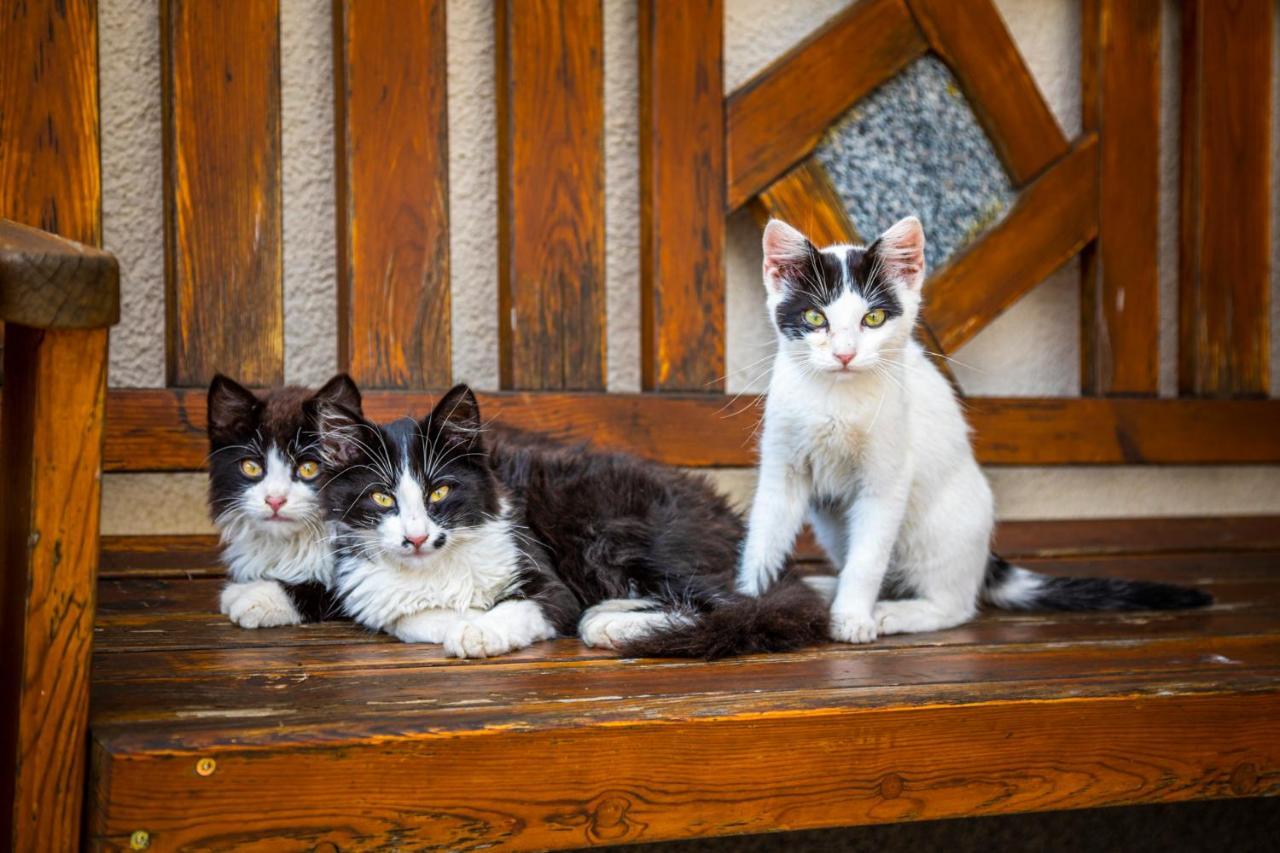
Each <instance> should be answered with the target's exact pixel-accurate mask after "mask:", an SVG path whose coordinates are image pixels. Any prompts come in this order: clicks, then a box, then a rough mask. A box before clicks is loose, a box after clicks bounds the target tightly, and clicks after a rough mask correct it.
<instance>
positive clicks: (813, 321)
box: [804, 308, 827, 329]
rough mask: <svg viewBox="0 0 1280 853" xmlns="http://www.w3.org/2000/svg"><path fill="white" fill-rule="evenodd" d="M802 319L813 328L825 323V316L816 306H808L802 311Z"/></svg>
mask: <svg viewBox="0 0 1280 853" xmlns="http://www.w3.org/2000/svg"><path fill="white" fill-rule="evenodd" d="M804 321H805V322H806V323H808V324H809V325H810V326H813V327H814V328H815V329H821V328H822V327H823V326H825V325H827V318H826V317H825V316H823V314H822V312H821V311H819V310H818V309H816V308H810V309H809V310H808V311H806V312H804Z"/></svg>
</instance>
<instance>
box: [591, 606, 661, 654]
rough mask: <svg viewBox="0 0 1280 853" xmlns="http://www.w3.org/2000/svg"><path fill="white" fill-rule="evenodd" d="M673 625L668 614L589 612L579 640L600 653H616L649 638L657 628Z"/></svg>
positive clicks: (651, 612)
mask: <svg viewBox="0 0 1280 853" xmlns="http://www.w3.org/2000/svg"><path fill="white" fill-rule="evenodd" d="M669 623H670V619H669V617H668V616H667V614H665V613H660V612H653V611H650V612H641V613H618V612H612V613H611V612H608V611H605V612H597V613H592V612H591V611H587V614H586V615H585V616H584V617H583V619H582V621H581V622H579V623H578V636H580V637H581V638H582V642H584V643H586V644H587V645H588V646H591V647H593V648H597V649H616V648H618V647H620V646H623V645H626V644H627V643H629V642H632V641H634V640H639V639H640V638H641V637H645V636H648V635H649V634H651V633H653V631H654V630H655V629H657V628H660V627H662V626H664V625H667V624H669Z"/></svg>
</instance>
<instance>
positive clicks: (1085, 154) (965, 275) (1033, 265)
mask: <svg viewBox="0 0 1280 853" xmlns="http://www.w3.org/2000/svg"><path fill="white" fill-rule="evenodd" d="M1097 190H1098V148H1097V137H1096V136H1094V135H1093V134H1089V135H1087V136H1085V137H1084V138H1082V139H1081V140H1080V141H1079V142H1077V143H1076V144H1075V146H1074V147H1073V148H1072V149H1071V152H1070V153H1069V154H1067V155H1066V156H1065V157H1063V158H1062V159H1061V160H1059V161H1058V162H1056V163H1055V164H1054V165H1053V166H1052V167H1051V168H1049V169H1048V170H1047V171H1046V172H1045V173H1044V174H1043V175H1041V176H1040V177H1039V178H1038V179H1036V181H1035V182H1034V183H1032V184H1031V185H1030V186H1029V187H1027V188H1026V189H1024V190H1023V191H1022V193H1021V195H1019V197H1018V200H1017V202H1015V203H1014V206H1013V208H1012V209H1011V210H1010V211H1009V212H1008V214H1006V215H1005V217H1004V219H1002V220H1001V221H1000V222H999V223H998V224H996V225H995V226H994V227H992V228H991V230H990V231H988V232H987V233H986V234H985V235H983V237H982V238H981V239H980V240H978V241H977V242H976V243H974V244H973V245H972V246H970V247H969V248H968V249H967V250H965V251H964V252H963V253H962V254H961V255H959V256H958V257H956V258H954V259H953V260H951V261H950V262H948V263H947V264H946V265H945V266H943V267H942V268H941V269H939V270H938V271H936V272H935V273H933V274H932V275H930V276H929V279H928V281H927V282H926V283H925V305H926V308H925V310H926V311H927V312H928V315H929V324H930V328H932V329H933V332H934V334H935V335H937V336H938V340H939V342H940V343H941V344H942V347H943V352H954V351H955V349H956V348H957V347H959V346H960V345H961V344H963V343H964V342H965V341H967V340H969V339H970V338H972V337H973V336H974V335H976V334H977V333H978V332H979V331H980V330H982V329H983V328H984V327H985V326H986V325H987V324H988V323H990V322H991V321H992V320H994V319H995V318H996V317H998V316H999V315H1000V314H1001V313H1002V312H1003V311H1004V310H1005V309H1006V308H1008V307H1009V306H1010V305H1012V304H1013V303H1014V302H1016V301H1017V300H1018V299H1020V298H1021V297H1022V296H1024V295H1025V294H1026V293H1027V292H1028V291H1030V290H1031V289H1032V288H1033V287H1035V286H1036V285H1037V284H1039V283H1040V282H1042V281H1043V280H1044V279H1045V276H1047V275H1049V274H1050V273H1051V272H1053V271H1054V270H1056V269H1057V268H1058V267H1060V266H1062V265H1063V264H1064V263H1066V262H1067V261H1068V260H1070V259H1071V258H1072V257H1074V256H1075V255H1076V253H1077V252H1079V251H1080V249H1082V248H1083V247H1084V246H1085V245H1086V244H1087V243H1088V242H1089V241H1090V240H1092V239H1093V238H1094V237H1095V236H1096V235H1097V232H1098V195H1097Z"/></svg>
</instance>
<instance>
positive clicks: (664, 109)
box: [637, 0, 725, 391]
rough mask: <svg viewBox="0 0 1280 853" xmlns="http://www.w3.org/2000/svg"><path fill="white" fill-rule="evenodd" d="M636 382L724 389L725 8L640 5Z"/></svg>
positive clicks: (693, 0)
mask: <svg viewBox="0 0 1280 853" xmlns="http://www.w3.org/2000/svg"><path fill="white" fill-rule="evenodd" d="M638 3H639V9H638V16H637V17H638V19H639V29H640V197H641V211H642V214H641V223H640V228H641V241H640V281H641V287H642V289H643V292H642V294H641V306H642V316H641V342H642V346H641V349H642V355H641V359H642V363H641V369H642V381H643V385H644V387H645V388H646V389H647V390H653V391H716V390H721V389H723V387H724V373H725V370H724V364H725V361H724V358H725V356H724V323H725V271H724V206H725V204H724V186H725V147H724V126H725V124H724V61H723V56H722V51H723V45H724V2H723V0H638Z"/></svg>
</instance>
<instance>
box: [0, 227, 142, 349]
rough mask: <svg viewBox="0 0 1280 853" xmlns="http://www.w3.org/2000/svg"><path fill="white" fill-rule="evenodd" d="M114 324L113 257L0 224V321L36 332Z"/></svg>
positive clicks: (116, 283)
mask: <svg viewBox="0 0 1280 853" xmlns="http://www.w3.org/2000/svg"><path fill="white" fill-rule="evenodd" d="M119 319H120V268H119V265H118V264H117V263H116V259H115V256H114V255H112V254H111V253H110V252H104V251H103V250H101V249H97V248H94V247H92V246H85V245H84V244H82V243H77V242H75V241H74V240H68V239H66V238H65V237H59V236H57V235H56V234H50V233H49V232H47V231H41V230H40V229H38V228H31V227H28V226H26V225H20V224H18V223H17V222H13V221H11V220H8V219H0V320H3V321H4V322H6V323H18V324H20V325H23V326H30V327H32V328H35V329H98V328H105V327H107V326H111V325H114V324H115V323H116V322H117V321H118V320H119Z"/></svg>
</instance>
